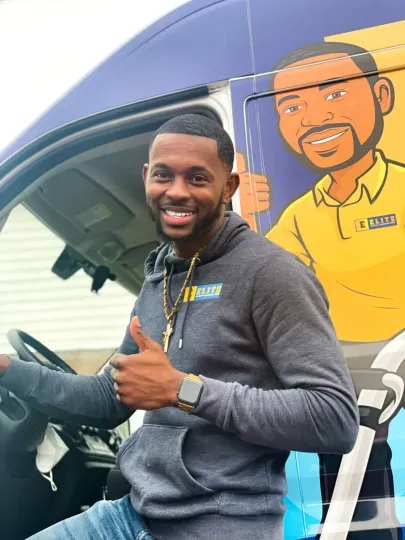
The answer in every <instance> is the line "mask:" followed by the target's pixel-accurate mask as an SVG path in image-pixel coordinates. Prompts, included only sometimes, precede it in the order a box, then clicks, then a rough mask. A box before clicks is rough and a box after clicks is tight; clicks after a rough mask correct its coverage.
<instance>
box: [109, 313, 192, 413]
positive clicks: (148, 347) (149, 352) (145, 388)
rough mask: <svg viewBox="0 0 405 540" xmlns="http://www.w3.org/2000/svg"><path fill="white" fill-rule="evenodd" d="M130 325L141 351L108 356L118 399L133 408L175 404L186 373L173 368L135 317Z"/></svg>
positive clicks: (171, 405) (151, 407)
mask: <svg viewBox="0 0 405 540" xmlns="http://www.w3.org/2000/svg"><path fill="white" fill-rule="evenodd" d="M130 329H131V336H132V338H133V340H134V341H135V342H136V344H137V345H138V347H139V351H140V352H139V354H130V355H125V354H116V355H115V356H114V357H113V358H112V360H111V363H112V364H113V366H114V368H113V369H112V371H111V375H112V377H113V379H114V381H115V384H114V388H115V391H116V393H117V399H119V401H120V402H121V403H123V404H124V405H126V406H127V407H129V408H130V409H134V410H136V409H141V410H144V411H150V410H155V409H162V408H163V407H174V406H177V392H178V391H179V389H180V386H181V383H182V382H183V380H184V378H185V377H186V374H185V373H181V372H180V371H178V370H177V369H175V368H174V367H173V366H172V364H171V363H170V361H169V359H168V358H167V356H166V355H165V353H164V352H163V349H162V347H161V346H160V344H159V343H157V342H156V341H153V339H151V338H150V337H148V336H147V335H146V334H145V332H144V331H143V330H142V328H141V327H140V325H139V319H138V317H134V318H133V319H132V321H131V326H130Z"/></svg>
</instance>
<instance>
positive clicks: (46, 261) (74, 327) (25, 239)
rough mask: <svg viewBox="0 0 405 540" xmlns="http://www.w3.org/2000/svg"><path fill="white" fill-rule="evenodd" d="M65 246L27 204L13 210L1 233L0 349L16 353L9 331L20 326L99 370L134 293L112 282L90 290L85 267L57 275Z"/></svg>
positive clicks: (73, 361)
mask: <svg viewBox="0 0 405 540" xmlns="http://www.w3.org/2000/svg"><path fill="white" fill-rule="evenodd" d="M28 231H29V234H27V233H28ZM64 247H65V244H64V242H63V241H62V240H60V238H58V237H57V236H56V235H54V234H53V233H52V231H50V230H49V229H48V228H47V227H45V225H43V224H42V223H41V222H40V221H39V220H38V219H37V218H36V217H35V216H33V215H32V214H31V213H30V212H29V211H28V210H26V209H25V208H24V206H22V205H19V206H17V207H16V208H14V209H13V211H12V213H11V215H10V217H9V219H8V220H7V222H6V224H5V226H4V229H3V231H2V234H1V237H0V275H1V280H0V298H1V302H0V351H1V352H2V353H6V354H7V353H13V349H12V347H11V346H10V344H9V343H8V341H7V332H8V330H10V329H11V328H18V329H20V330H24V331H25V332H27V333H28V334H30V335H32V336H33V337H35V338H36V339H37V340H39V341H40V342H42V343H43V344H44V345H46V346H47V347H48V348H49V349H51V350H52V351H54V352H55V353H57V354H58V355H60V356H61V357H62V358H63V359H64V360H65V361H66V362H67V363H68V364H70V365H71V366H72V367H73V368H74V369H75V370H76V371H78V372H79V373H87V374H90V373H96V372H97V371H98V370H99V369H101V367H102V366H103V365H104V364H105V363H106V361H107V360H108V358H109V357H110V356H111V355H112V354H113V353H114V351H115V350H116V349H117V347H118V346H119V345H120V343H121V341H122V338H123V336H124V332H125V328H126V325H127V324H128V321H129V315H130V312H131V310H132V307H133V304H134V301H135V297H134V296H133V295H132V294H131V293H129V292H128V291H126V290H125V289H124V288H123V287H121V286H120V285H119V284H118V283H116V282H112V281H109V280H107V282H106V283H105V285H104V287H103V288H102V289H101V290H100V292H99V293H98V294H94V293H92V292H91V291H90V289H91V278H90V277H89V276H88V275H87V274H85V272H84V271H83V270H79V271H78V272H77V273H76V274H75V275H73V276H72V277H71V278H70V279H68V280H66V281H64V280H62V279H61V278H59V277H58V276H57V275H55V274H54V273H53V272H52V266H53V265H54V263H55V261H56V259H57V258H58V256H59V255H60V253H61V252H62V251H63V249H64Z"/></svg>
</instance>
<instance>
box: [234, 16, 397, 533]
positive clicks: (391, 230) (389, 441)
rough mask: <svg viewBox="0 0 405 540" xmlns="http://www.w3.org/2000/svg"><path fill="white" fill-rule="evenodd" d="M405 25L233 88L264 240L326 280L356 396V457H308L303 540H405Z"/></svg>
mask: <svg viewBox="0 0 405 540" xmlns="http://www.w3.org/2000/svg"><path fill="white" fill-rule="evenodd" d="M404 29H405V22H396V23H394V24H392V25H391V24H390V25H387V26H386V28H385V29H384V27H378V28H365V29H364V30H362V31H360V30H358V31H356V32H353V33H347V34H344V35H334V36H331V37H325V38H323V39H322V40H320V41H319V43H317V44H315V45H311V46H304V47H302V48H299V49H296V50H294V46H292V47H291V48H290V52H291V57H290V58H289V59H288V58H287V59H284V60H283V62H284V65H283V64H282V63H281V64H279V65H278V66H277V73H274V74H271V73H270V74H263V75H258V76H256V77H255V78H254V79H253V80H252V79H249V80H248V79H246V80H244V81H235V83H237V84H238V85H241V84H244V85H245V90H246V94H245V96H244V99H243V100H241V99H240V98H239V99H235V100H234V103H233V106H234V115H235V117H238V116H239V118H242V117H243V121H244V126H243V127H242V126H241V125H240V124H239V125H238V124H237V123H235V125H236V126H237V127H239V129H240V131H241V132H240V133H239V136H236V141H237V151H238V152H240V153H241V154H243V155H246V163H247V167H248V171H249V175H250V179H251V186H252V197H253V199H255V197H256V199H257V200H259V192H258V191H257V186H258V185H260V182H259V183H257V182H255V180H254V179H255V178H256V177H257V176H263V175H265V176H266V177H267V181H268V184H269V193H270V200H269V205H268V208H265V209H262V210H261V211H257V210H256V209H255V206H254V203H252V208H253V210H252V211H253V213H254V223H255V227H256V230H257V231H258V232H259V233H261V234H262V235H266V236H267V237H268V238H269V240H272V241H274V242H276V243H278V244H279V245H281V246H282V247H284V248H285V249H287V250H289V251H291V252H292V253H294V254H295V255H296V256H298V257H299V258H300V259H301V260H302V261H303V262H304V264H306V265H307V266H308V267H310V268H311V269H312V270H313V271H314V272H315V274H316V275H317V276H318V278H319V279H320V281H321V282H322V284H323V286H324V288H325V291H326V293H327V295H328V298H329V301H330V314H331V317H332V320H333V322H334V325H335V328H336V332H337V335H338V337H339V339H340V340H341V343H342V347H343V352H344V355H345V358H346V360H347V362H348V366H349V369H350V370H351V373H352V377H353V381H354V384H355V387H356V391H357V395H358V399H359V406H360V413H361V423H362V426H361V428H360V434H359V438H358V441H357V443H356V447H355V449H354V450H353V452H351V453H350V454H349V455H348V456H345V457H344V458H343V460H342V458H341V457H340V456H334V455H328V456H325V455H319V456H318V455H316V454H297V457H296V459H297V470H298V473H299V479H298V480H299V485H300V488H301V495H302V499H303V516H304V522H305V524H304V533H303V534H302V538H311V539H312V538H315V537H316V538H317V539H319V540H330V539H331V538H332V536H331V534H332V535H333V534H335V533H336V532H337V533H338V534H337V536H333V540H346V539H348V540H401V539H402V538H403V530H402V527H403V524H405V508H404V506H405V503H404V500H405V498H404V493H405V465H404V463H403V459H402V455H403V453H404V450H405V429H404V427H405V413H404V411H403V409H402V404H403V403H404V401H403V389H404V380H405V369H404V367H405V362H404V359H405V334H404V328H405V289H404V287H403V275H404V270H405V232H404V231H405V212H404V208H405V154H404V150H403V144H401V141H402V138H401V139H400V138H399V133H400V130H401V126H402V118H403V114H404V110H405V109H404V107H405V100H404V99H403V98H402V96H403V95H404V90H405V71H404V70H403V69H400V68H398V69H396V66H402V65H403V64H404V58H405V49H404V48H403V47H402V46H401V45H400V44H401V42H402V41H401V40H402V37H401V35H403V31H404ZM384 32H385V34H384ZM324 35H325V34H324ZM384 35H385V36H386V37H387V40H386V42H385V43H386V44H387V47H394V48H388V49H387V48H386V47H384V39H383V38H384ZM395 40H396V41H395ZM312 41H313V40H311V41H309V40H308V43H310V42H312ZM376 49H380V50H379V51H376ZM356 51H357V52H356ZM369 51H372V53H370V52H369ZM288 52H289V51H288V50H286V51H285V53H288ZM352 54H356V55H357V56H356V61H354V60H353V59H352V58H354V57H352V58H350V55H352ZM333 55H334V56H333ZM339 55H340V57H342V56H345V58H339ZM348 55H349V56H348ZM281 56H283V54H281V55H280V57H281ZM359 57H361V60H359ZM337 58H339V59H337ZM296 62H301V64H300V65H297V64H296ZM332 62H333V64H332ZM331 79H333V84H332V82H331ZM326 81H327V84H322V83H324V82H326ZM249 84H250V85H251V88H252V91H251V93H250V94H249V95H248V94H247V92H248V87H249ZM236 90H238V87H237V86H235V91H236ZM241 107H242V108H241ZM368 160H369V161H368ZM342 171H344V173H342ZM246 208H247V207H246ZM245 211H247V210H245ZM243 213H244V212H243V208H242V214H243ZM363 225H364V227H363ZM288 519H289V516H288V514H287V518H286V522H287V523H288ZM291 538H294V536H291Z"/></svg>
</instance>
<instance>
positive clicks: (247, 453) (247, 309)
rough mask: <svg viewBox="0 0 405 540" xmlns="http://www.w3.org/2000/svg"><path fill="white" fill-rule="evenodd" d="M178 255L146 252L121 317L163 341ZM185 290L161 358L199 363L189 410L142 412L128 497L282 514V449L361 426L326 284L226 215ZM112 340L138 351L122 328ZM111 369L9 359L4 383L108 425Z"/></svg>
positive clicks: (182, 507)
mask: <svg viewBox="0 0 405 540" xmlns="http://www.w3.org/2000/svg"><path fill="white" fill-rule="evenodd" d="M188 265H189V262H188V261H185V260H183V259H179V258H178V257H176V256H175V255H174V253H173V252H172V251H171V249H170V247H169V246H168V245H167V244H164V245H162V246H160V247H159V248H158V249H157V250H156V251H154V252H152V253H151V254H150V256H149V258H148V260H147V262H146V266H145V269H146V281H145V283H144V286H143V288H142V291H141V293H140V295H139V297H138V299H137V301H136V304H135V308H134V311H133V313H132V314H131V317H132V316H133V315H134V314H135V313H136V314H137V315H138V316H139V317H140V321H141V324H142V327H143V329H144V331H145V332H146V334H147V335H148V336H149V337H151V338H152V339H154V340H156V341H158V342H160V343H161V342H162V332H163V331H164V329H165V327H166V320H165V317H164V313H163V270H164V268H165V266H166V268H167V269H168V272H169V292H170V298H171V301H172V302H173V301H174V299H176V298H177V295H178V293H179V291H180V288H181V286H182V284H183V282H184V279H185V276H186V271H187V269H188ZM185 300H187V301H183V302H182V303H181V306H180V308H179V310H178V314H177V320H176V321H175V331H174V334H173V335H172V338H171V340H170V347H169V351H168V357H169V359H170V361H171V362H172V363H173V365H174V366H175V367H176V368H177V369H179V370H180V371H183V372H186V373H194V374H197V375H200V377H201V379H202V381H203V383H204V390H203V393H202V396H201V400H200V402H199V404H198V406H197V407H196V408H195V409H194V410H193V411H192V412H191V413H189V414H188V413H185V412H182V411H180V410H177V409H175V408H165V409H161V410H157V411H151V412H147V413H146V414H145V418H144V424H143V426H142V427H141V428H140V429H139V430H138V431H137V432H136V433H134V434H133V435H132V436H131V437H130V438H129V439H128V440H126V441H125V443H124V444H123V446H122V448H121V449H120V451H119V455H118V461H119V465H120V468H121V471H122V472H123V474H124V475H125V477H126V478H127V479H128V480H129V482H130V484H131V485H132V492H131V500H132V504H133V506H134V507H135V509H136V510H137V511H138V512H139V513H140V514H141V515H143V516H145V517H146V518H150V519H151V521H153V520H168V519H169V520H182V519H184V518H190V517H195V518H196V519H197V518H198V516H201V515H202V514H211V515H212V514H215V515H217V516H259V515H268V516H282V515H283V513H284V504H283V497H284V496H285V495H286V493H287V485H286V478H285V462H286V460H287V458H288V454H289V451H291V450H297V451H303V452H318V453H329V452H330V453H346V452H349V451H350V450H351V448H352V447H353V445H354V442H355V439H356V436H357V431H358V421H359V419H358V410H357V405H356V397H355V393H354V389H353V385H352V382H351V379H350V375H349V372H348V369H347V366H346V364H345V361H344V359H343V356H342V351H341V348H340V345H339V342H338V340H337V338H336V335H335V332H334V329H333V326H332V323H331V320H330V318H329V314H328V303H327V299H326V297H325V293H324V291H323V289H322V287H321V285H320V284H319V282H318V280H317V278H316V277H315V276H314V274H313V273H312V272H311V271H310V270H309V269H307V268H306V267H305V265H303V264H302V263H301V262H300V261H299V260H298V259H297V258H295V257H294V256H293V255H291V254H289V253H287V252H286V251H284V250H283V249H281V248H280V247H278V246H276V245H275V244H273V243H272V242H270V241H268V240H267V239H265V238H262V237H261V236H259V235H257V234H256V233H254V232H252V231H251V230H250V229H249V228H248V226H247V224H246V222H245V221H244V220H242V219H241V218H240V217H239V216H238V215H236V214H234V213H227V215H226V219H225V223H224V225H223V226H222V227H221V229H220V230H219V231H218V232H217V234H216V235H215V237H214V238H213V239H212V241H211V242H210V244H209V245H208V247H207V249H206V250H205V251H204V252H203V253H202V255H201V257H200V263H199V265H198V266H197V267H196V269H195V271H194V272H193V274H192V277H191V283H190V288H189V290H188V291H187V292H186V296H185ZM119 350H120V351H121V352H122V353H125V354H135V353H137V352H138V349H137V346H136V344H135V343H134V341H133V340H132V338H131V336H130V334H129V330H128V329H127V332H126V335H125V338H124V341H123V343H122V345H121V347H120V349H119ZM110 371H111V366H109V367H108V368H107V369H106V370H105V372H104V373H103V374H102V375H99V376H82V375H76V376H75V375H69V374H62V373H58V372H54V371H50V370H48V369H46V368H43V367H40V366H39V365H36V364H28V363H25V362H21V361H18V360H12V362H11V364H10V367H9V369H8V371H7V372H6V374H5V375H4V376H3V378H2V379H1V384H2V385H3V386H4V387H6V388H8V389H9V390H11V391H13V392H14V393H15V394H16V395H18V396H20V397H21V398H23V399H25V400H26V401H27V402H29V403H31V404H32V405H33V406H35V407H36V408H38V409H40V410H42V411H44V412H46V413H47V414H49V415H52V416H55V417H59V418H62V419H63V418H64V419H68V420H70V421H76V422H80V423H83V424H89V425H95V426H102V427H114V426H117V425H119V424H120V423H122V422H123V421H125V420H126V419H127V418H128V417H129V416H130V414H131V411H130V410H128V409H127V408H126V407H125V406H123V405H121V404H120V403H119V402H118V401H117V400H116V398H115V392H114V389H113V381H112V378H111V375H110ZM152 532H153V531H152ZM178 537H179V536H178ZM168 538H169V537H168ZM173 538H174V536H173ZM201 538H202V537H201ZM207 538H208V536H207Z"/></svg>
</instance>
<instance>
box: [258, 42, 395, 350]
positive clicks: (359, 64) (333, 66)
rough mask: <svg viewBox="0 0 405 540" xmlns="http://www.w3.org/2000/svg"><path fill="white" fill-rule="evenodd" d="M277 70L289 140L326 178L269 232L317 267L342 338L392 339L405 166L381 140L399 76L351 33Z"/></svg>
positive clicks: (282, 124) (282, 128) (281, 123)
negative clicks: (381, 67)
mask: <svg viewBox="0 0 405 540" xmlns="http://www.w3.org/2000/svg"><path fill="white" fill-rule="evenodd" d="M280 70H281V71H280ZM274 71H275V72H277V71H279V72H278V73H276V74H275V75H274V76H273V77H272V80H271V84H270V87H271V90H274V91H275V94H274V102H275V107H276V111H277V114H278V127H279V132H280V135H281V137H282V140H283V142H284V144H285V145H286V147H287V149H288V150H289V152H290V153H292V154H293V155H294V156H295V157H296V158H297V159H298V160H299V161H300V162H302V163H303V164H304V165H305V166H306V167H308V168H310V169H312V170H314V171H316V172H318V173H319V174H320V175H321V179H320V180H319V181H318V183H317V184H316V185H315V186H314V187H313V189H311V190H310V191H309V192H307V193H306V194H305V195H303V196H302V197H300V198H299V199H297V200H296V201H294V202H292V203H291V204H290V205H289V206H288V207H287V209H286V210H285V211H284V213H283V214H282V216H281V217H280V219H279V221H278V223H276V224H275V226H274V227H273V228H272V229H271V230H270V232H269V233H268V235H267V237H268V238H269V239H270V240H273V241H274V242H276V243H277V244H279V245H281V246H282V247H284V248H285V249H287V250H289V251H291V252H292V253H294V254H296V255H297V256H298V257H300V258H301V259H302V261H304V263H305V264H306V265H308V266H311V267H313V268H314V270H315V272H316V275H317V277H318V278H319V279H320V281H321V283H322V285H323V286H324V288H325V291H326V293H327V295H328V298H329V301H330V306H331V308H330V313H331V317H332V320H333V323H334V325H335V328H336V331H337V335H338V337H339V339H341V340H343V341H355V342H371V341H374V342H375V341H382V340H386V339H390V338H392V337H393V336H394V335H396V334H397V333H398V332H400V331H402V330H403V328H404V326H405V324H404V323H405V287H404V286H403V273H404V269H405V229H404V224H405V221H404V220H405V213H404V211H403V208H404V203H405V166H404V165H403V164H400V163H395V162H393V161H390V160H388V159H387V158H386V157H385V156H384V154H383V152H382V151H380V150H378V148H377V145H378V143H379V141H380V138H381V135H382V133H383V129H384V117H385V116H386V115H388V114H389V113H390V112H391V110H392V108H393V106H394V88H393V85H392V83H391V81H390V79H388V78H387V77H381V76H379V75H378V69H377V66H376V63H375V61H374V59H373V57H372V56H371V54H370V53H368V52H367V51H365V50H364V49H362V48H360V47H357V46H354V45H349V44H346V43H319V44H314V45H308V46H306V47H302V48H300V49H298V50H296V51H294V52H293V53H291V54H289V55H288V56H287V57H285V58H283V59H282V60H281V61H280V62H279V63H278V64H277V65H276V66H275V67H274ZM367 73H369V74H370V75H368V76H367V77H365V76H364V74H367Z"/></svg>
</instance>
